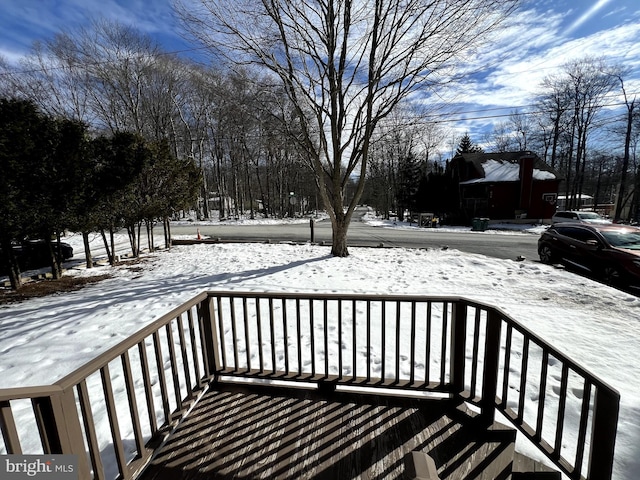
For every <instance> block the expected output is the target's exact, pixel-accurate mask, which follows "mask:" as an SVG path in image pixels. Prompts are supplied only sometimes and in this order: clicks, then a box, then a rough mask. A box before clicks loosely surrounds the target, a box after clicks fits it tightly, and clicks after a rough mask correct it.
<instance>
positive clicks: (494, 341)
mask: <svg viewBox="0 0 640 480" xmlns="http://www.w3.org/2000/svg"><path fill="white" fill-rule="evenodd" d="M501 328H502V319H501V317H500V315H498V314H497V312H495V311H494V310H491V309H490V310H488V311H487V331H486V335H485V347H484V367H483V370H482V398H481V399H480V408H481V410H482V413H481V416H482V418H483V419H484V421H485V423H487V424H491V423H493V421H494V419H495V410H496V392H497V390H498V368H499V366H500V330H501Z"/></svg>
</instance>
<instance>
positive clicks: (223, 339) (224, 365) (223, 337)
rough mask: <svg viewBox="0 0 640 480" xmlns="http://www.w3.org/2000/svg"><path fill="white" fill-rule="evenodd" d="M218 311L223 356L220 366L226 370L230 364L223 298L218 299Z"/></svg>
mask: <svg viewBox="0 0 640 480" xmlns="http://www.w3.org/2000/svg"><path fill="white" fill-rule="evenodd" d="M217 304H218V309H217V311H216V313H217V315H216V318H217V322H216V324H217V326H218V327H217V328H218V332H220V351H221V356H222V365H220V368H223V369H226V368H228V367H229V363H228V362H227V339H226V335H225V329H224V318H225V317H224V315H223V311H224V310H223V309H222V296H219V297H218V302H217ZM207 348H209V346H207ZM211 373H212V372H211V371H209V374H211Z"/></svg>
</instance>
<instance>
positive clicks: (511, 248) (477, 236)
mask: <svg viewBox="0 0 640 480" xmlns="http://www.w3.org/2000/svg"><path fill="white" fill-rule="evenodd" d="M365 212H366V209H363V210H361V211H357V212H356V214H354V219H353V220H352V222H351V225H350V226H349V231H348V234H347V238H348V244H349V246H366V247H377V246H380V245H383V246H385V247H407V248H443V247H444V246H447V247H448V248H452V249H457V250H460V251H463V252H468V253H477V254H481V255H487V256H490V257H496V258H501V259H512V260H515V259H516V258H517V257H519V256H523V257H525V258H526V259H527V260H532V261H538V254H537V241H538V236H537V235H531V234H507V235H499V234H492V233H483V232H455V231H453V232H452V231H446V230H439V229H428V228H424V229H394V228H382V227H373V226H370V225H368V224H366V223H364V222H362V221H361V220H360V218H361V216H362V215H363V214H364V213H365ZM197 228H199V229H200V234H201V235H202V236H203V237H212V238H220V239H221V240H223V241H256V242H266V241H272V242H286V241H292V242H306V241H309V240H310V239H311V228H310V225H309V224H308V223H303V224H290V225H199V226H198V227H197ZM313 230H314V241H315V242H317V243H321V242H324V243H325V244H328V245H329V244H331V222H330V221H329V220H323V221H317V222H314V228H313ZM171 233H172V235H176V236H177V235H195V233H196V227H195V226H194V225H172V227H171Z"/></svg>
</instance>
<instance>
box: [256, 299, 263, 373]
mask: <svg viewBox="0 0 640 480" xmlns="http://www.w3.org/2000/svg"><path fill="white" fill-rule="evenodd" d="M256 316H257V322H256V323H257V325H258V362H260V368H259V369H258V371H259V372H260V373H261V374H262V373H264V345H263V344H264V342H263V341H262V313H261V310H260V299H259V298H257V299H256Z"/></svg>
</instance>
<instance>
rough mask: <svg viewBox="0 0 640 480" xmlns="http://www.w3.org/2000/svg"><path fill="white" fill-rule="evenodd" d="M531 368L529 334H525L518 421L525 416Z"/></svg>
mask: <svg viewBox="0 0 640 480" xmlns="http://www.w3.org/2000/svg"><path fill="white" fill-rule="evenodd" d="M528 369H529V336H528V335H525V336H524V341H523V342H522V364H521V367H520V396H519V398H518V422H520V423H522V419H523V418H524V402H525V400H526V393H527V371H528Z"/></svg>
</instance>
